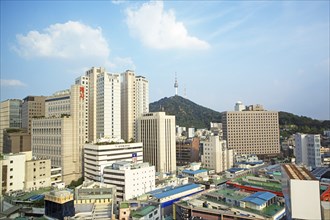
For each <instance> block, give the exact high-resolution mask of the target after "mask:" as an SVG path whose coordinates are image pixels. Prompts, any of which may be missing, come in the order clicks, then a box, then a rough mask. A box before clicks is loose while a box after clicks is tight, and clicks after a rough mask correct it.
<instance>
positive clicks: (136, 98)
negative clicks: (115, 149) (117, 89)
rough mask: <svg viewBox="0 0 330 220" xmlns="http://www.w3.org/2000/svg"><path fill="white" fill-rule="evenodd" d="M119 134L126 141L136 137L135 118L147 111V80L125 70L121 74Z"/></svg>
mask: <svg viewBox="0 0 330 220" xmlns="http://www.w3.org/2000/svg"><path fill="white" fill-rule="evenodd" d="M121 76H122V83H121V124H122V127H121V135H122V138H123V139H124V140H126V141H131V140H132V139H134V140H135V139H136V120H137V119H138V118H139V117H140V116H141V115H142V114H143V113H147V112H149V82H148V80H147V79H146V78H145V77H143V76H135V73H134V71H131V70H127V71H126V72H124V73H122V74H121Z"/></svg>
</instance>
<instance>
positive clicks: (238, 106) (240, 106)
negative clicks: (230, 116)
mask: <svg viewBox="0 0 330 220" xmlns="http://www.w3.org/2000/svg"><path fill="white" fill-rule="evenodd" d="M243 110H245V105H243V103H242V102H241V101H237V102H236V104H235V111H239V112H241V111H243Z"/></svg>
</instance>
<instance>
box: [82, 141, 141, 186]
mask: <svg viewBox="0 0 330 220" xmlns="http://www.w3.org/2000/svg"><path fill="white" fill-rule="evenodd" d="M119 161H134V162H143V148H142V143H111V142H110V141H107V140H100V141H99V142H96V143H93V144H85V147H84V168H85V170H84V178H85V180H93V181H97V182H103V180H104V177H103V175H104V173H103V172H104V168H105V167H106V166H111V165H112V164H113V163H115V162H119Z"/></svg>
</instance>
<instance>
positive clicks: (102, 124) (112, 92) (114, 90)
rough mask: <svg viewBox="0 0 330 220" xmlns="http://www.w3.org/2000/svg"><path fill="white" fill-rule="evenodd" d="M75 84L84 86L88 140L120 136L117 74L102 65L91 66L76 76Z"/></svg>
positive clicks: (118, 82)
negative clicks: (82, 74) (81, 74)
mask: <svg viewBox="0 0 330 220" xmlns="http://www.w3.org/2000/svg"><path fill="white" fill-rule="evenodd" d="M76 84H77V85H82V86H84V87H85V91H84V96H85V106H86V112H85V114H86V115H85V117H86V118H88V120H87V121H86V127H87V128H88V130H87V132H86V133H87V135H88V142H93V141H96V140H97V139H98V138H101V137H105V136H110V137H117V138H120V137H121V135H120V132H121V130H120V129H121V121H120V112H121V106H120V102H121V100H120V77H119V75H117V74H109V73H107V72H106V70H105V68H102V67H99V68H96V67H93V68H91V69H90V70H87V71H86V74H85V76H80V77H78V78H76ZM118 113H119V116H118ZM118 131H119V132H118Z"/></svg>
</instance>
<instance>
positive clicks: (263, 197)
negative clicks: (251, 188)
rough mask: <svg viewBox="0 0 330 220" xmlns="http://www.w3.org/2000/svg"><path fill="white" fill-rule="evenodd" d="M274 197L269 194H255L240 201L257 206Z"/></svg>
mask: <svg viewBox="0 0 330 220" xmlns="http://www.w3.org/2000/svg"><path fill="white" fill-rule="evenodd" d="M275 196H276V195H275V194H273V193H270V192H256V193H254V194H252V195H250V196H248V197H245V198H244V199H242V201H244V202H251V203H254V204H257V205H259V206H260V205H263V204H264V203H266V202H268V201H269V200H271V199H272V198H274V197H275Z"/></svg>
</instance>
